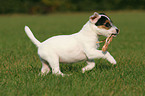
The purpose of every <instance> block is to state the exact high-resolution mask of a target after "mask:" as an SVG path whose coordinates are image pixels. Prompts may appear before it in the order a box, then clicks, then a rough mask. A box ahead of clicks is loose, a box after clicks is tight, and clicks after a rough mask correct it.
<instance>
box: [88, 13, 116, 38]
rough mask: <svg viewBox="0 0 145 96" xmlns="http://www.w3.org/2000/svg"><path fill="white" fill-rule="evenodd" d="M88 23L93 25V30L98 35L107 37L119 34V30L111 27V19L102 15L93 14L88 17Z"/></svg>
mask: <svg viewBox="0 0 145 96" xmlns="http://www.w3.org/2000/svg"><path fill="white" fill-rule="evenodd" d="M89 21H90V22H91V23H92V24H93V29H94V30H95V31H96V32H97V34H98V35H103V36H106V37H109V36H111V35H114V36H116V35H117V34H119V29H118V28H117V27H116V26H114V25H113V23H112V21H111V19H110V18H109V17H108V16H107V15H106V14H104V13H97V12H95V13H94V15H92V16H90V19H89Z"/></svg>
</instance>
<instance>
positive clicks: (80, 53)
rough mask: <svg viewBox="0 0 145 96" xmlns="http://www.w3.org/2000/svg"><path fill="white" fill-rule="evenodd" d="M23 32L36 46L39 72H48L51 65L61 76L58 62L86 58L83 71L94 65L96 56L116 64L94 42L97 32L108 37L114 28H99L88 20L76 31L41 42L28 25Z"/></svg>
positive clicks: (55, 72)
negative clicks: (40, 63) (40, 64)
mask: <svg viewBox="0 0 145 96" xmlns="http://www.w3.org/2000/svg"><path fill="white" fill-rule="evenodd" d="M95 20H96V19H95ZM25 32H26V33H27V35H28V37H29V38H30V39H31V40H32V42H33V43H34V44H35V45H36V46H37V47H38V55H39V56H40V60H41V62H42V69H41V74H47V73H49V72H50V68H49V67H51V68H52V73H53V74H57V75H58V74H60V75H62V76H63V75H64V74H63V73H62V72H61V71H60V67H59V62H63V63H72V62H78V61H81V60H86V61H87V64H88V65H87V66H86V67H84V68H82V72H83V73H84V72H85V71H88V70H91V69H92V68H94V67H95V62H94V60H93V59H96V58H104V59H107V60H108V61H109V62H110V63H112V64H116V61H115V59H114V58H113V57H112V56H111V55H110V53H109V52H105V53H104V52H102V51H101V50H97V48H98V47H99V45H98V44H96V42H97V41H98V34H99V35H104V36H107V37H108V36H110V35H111V34H112V33H115V32H116V31H115V28H111V29H110V30H105V29H99V28H98V27H97V26H95V24H94V23H92V22H91V20H89V21H88V22H87V23H86V24H85V25H84V26H83V28H82V29H81V30H80V31H79V32H78V33H75V34H72V35H59V36H54V37H51V38H49V39H47V40H46V41H44V42H42V43H40V42H39V41H38V40H37V39H36V38H35V37H34V35H33V34H32V32H31V30H30V29H29V27H27V26H25ZM48 64H49V65H50V66H48Z"/></svg>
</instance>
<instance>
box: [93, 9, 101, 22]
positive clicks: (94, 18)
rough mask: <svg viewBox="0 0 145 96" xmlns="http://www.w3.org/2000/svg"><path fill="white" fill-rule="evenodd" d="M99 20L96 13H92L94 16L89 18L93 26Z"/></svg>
mask: <svg viewBox="0 0 145 96" xmlns="http://www.w3.org/2000/svg"><path fill="white" fill-rule="evenodd" d="M99 18H101V16H100V15H99V14H98V13H97V12H94V15H92V16H90V21H91V22H92V23H94V24H95V23H96V22H97V21H98V19H99Z"/></svg>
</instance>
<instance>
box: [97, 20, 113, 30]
mask: <svg viewBox="0 0 145 96" xmlns="http://www.w3.org/2000/svg"><path fill="white" fill-rule="evenodd" d="M110 23H111V22H110V21H109V20H106V21H105V22H104V24H103V25H99V26H98V28H104V29H106V30H109V29H110V28H111V26H110Z"/></svg>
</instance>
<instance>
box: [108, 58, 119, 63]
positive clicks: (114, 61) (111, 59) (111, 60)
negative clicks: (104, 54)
mask: <svg viewBox="0 0 145 96" xmlns="http://www.w3.org/2000/svg"><path fill="white" fill-rule="evenodd" d="M107 60H108V61H109V62H110V63H111V64H117V62H116V60H115V59H114V58H113V57H109V58H107Z"/></svg>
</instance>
